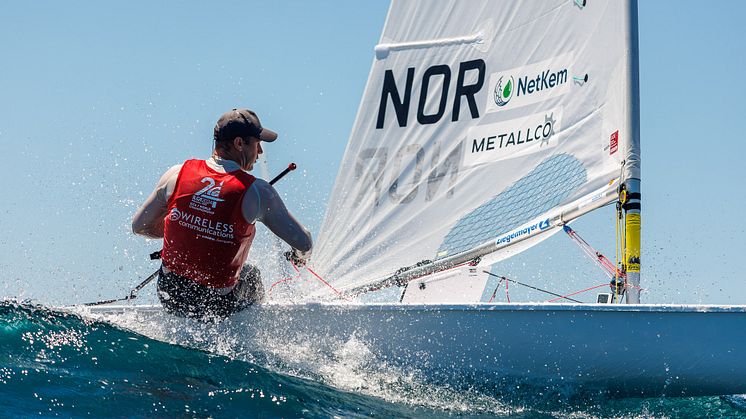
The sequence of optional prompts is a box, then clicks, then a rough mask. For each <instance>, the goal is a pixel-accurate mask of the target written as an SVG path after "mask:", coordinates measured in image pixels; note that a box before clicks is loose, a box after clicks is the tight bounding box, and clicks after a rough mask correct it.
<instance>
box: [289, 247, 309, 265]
mask: <svg viewBox="0 0 746 419" xmlns="http://www.w3.org/2000/svg"><path fill="white" fill-rule="evenodd" d="M310 253H311V252H301V251H300V250H298V249H292V250H288V251H287V252H285V259H287V260H288V261H289V262H292V263H293V264H294V265H295V266H306V262H307V261H308V259H309V258H310V257H311V254H310Z"/></svg>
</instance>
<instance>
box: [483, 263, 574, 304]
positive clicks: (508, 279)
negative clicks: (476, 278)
mask: <svg viewBox="0 0 746 419" xmlns="http://www.w3.org/2000/svg"><path fill="white" fill-rule="evenodd" d="M482 272H484V273H486V274H487V275H492V276H494V277H496V278H502V279H504V280H506V281H510V282H512V283H514V284H518V285H523V286H524V287H527V288H531V289H534V290H536V291H541V292H543V293H546V294H549V295H554V296H555V297H560V298H564V299H565V300H570V301H572V302H574V303H580V304H583V302H582V301H578V300H573V299H572V298H567V297H563V296H562V295H560V294H556V293H553V292H552V291H547V290H543V289H541V288H536V287H534V286H532V285H528V284H524V283H522V282H518V281H516V280H515V279H510V278H506V277H504V276H500V275H495V274H493V273H492V272H490V271H482Z"/></svg>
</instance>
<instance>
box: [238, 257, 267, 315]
mask: <svg viewBox="0 0 746 419" xmlns="http://www.w3.org/2000/svg"><path fill="white" fill-rule="evenodd" d="M230 295H231V296H232V297H233V298H234V299H235V301H236V311H238V310H242V309H244V308H246V307H248V306H250V305H252V304H259V303H261V302H262V301H264V285H263V284H262V274H261V272H259V268H257V267H256V266H254V265H244V266H243V268H242V269H241V275H240V277H239V279H238V284H236V287H235V288H234V289H233V291H231V293H230Z"/></svg>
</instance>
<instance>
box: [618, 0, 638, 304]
mask: <svg viewBox="0 0 746 419" xmlns="http://www.w3.org/2000/svg"><path fill="white" fill-rule="evenodd" d="M626 12H627V16H625V18H626V21H627V23H628V28H629V29H628V31H627V37H628V38H627V45H628V46H629V55H628V60H627V65H628V67H627V82H628V84H627V88H628V94H629V113H628V114H627V121H626V127H625V128H626V133H627V134H626V135H624V136H623V138H622V141H624V143H625V145H626V147H625V158H624V173H623V180H622V181H623V184H622V192H621V194H620V201H621V202H622V208H623V209H624V226H625V240H624V260H623V264H624V269H625V270H626V272H627V289H626V293H627V304H639V303H640V258H641V252H640V250H641V246H640V219H641V194H640V74H639V63H640V58H639V37H638V24H637V0H630V1H629V7H627V9H626Z"/></svg>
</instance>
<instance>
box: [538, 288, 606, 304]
mask: <svg viewBox="0 0 746 419" xmlns="http://www.w3.org/2000/svg"><path fill="white" fill-rule="evenodd" d="M608 285H609V284H599V285H596V286H593V287H590V288H586V289H584V290H580V291H576V292H573V293H572V294H567V295H563V296H562V297H557V298H552V299H551V300H547V302H548V303H553V302H555V301H557V300H561V299H563V298H567V297H572V296H573V295H578V294H582V293H584V292H587V291H590V290H595V289H596V288H601V287H606V286H608Z"/></svg>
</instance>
